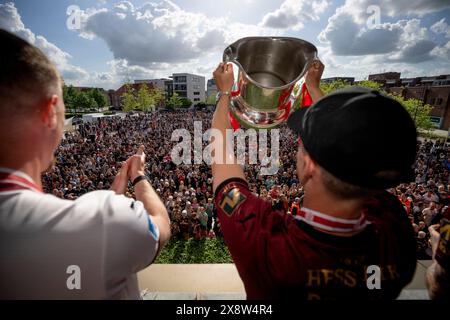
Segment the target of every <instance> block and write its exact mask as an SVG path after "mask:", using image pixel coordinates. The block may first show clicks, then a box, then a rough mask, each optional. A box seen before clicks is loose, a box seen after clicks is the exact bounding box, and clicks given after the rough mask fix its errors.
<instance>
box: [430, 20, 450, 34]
mask: <svg viewBox="0 0 450 320" xmlns="http://www.w3.org/2000/svg"><path fill="white" fill-rule="evenodd" d="M430 30H431V31H433V32H434V33H436V34H444V35H445V37H447V38H450V26H449V25H448V24H447V22H446V21H445V18H442V19H441V20H439V21H438V22H436V23H435V24H433V25H432V26H431V27H430Z"/></svg>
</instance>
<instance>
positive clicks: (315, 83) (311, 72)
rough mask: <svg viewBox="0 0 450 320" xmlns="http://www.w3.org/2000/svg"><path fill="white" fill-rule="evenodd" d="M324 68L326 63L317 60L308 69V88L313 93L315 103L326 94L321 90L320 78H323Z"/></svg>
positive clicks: (306, 81)
mask: <svg viewBox="0 0 450 320" xmlns="http://www.w3.org/2000/svg"><path fill="white" fill-rule="evenodd" d="M324 69H325V66H324V64H323V63H322V62H321V61H319V60H316V61H314V62H313V63H312V65H311V67H310V68H309V69H308V73H307V74H306V77H305V83H306V88H307V89H308V92H309V94H310V95H311V99H312V101H313V103H315V102H316V101H317V100H319V99H320V98H322V97H323V96H324V94H323V92H322V90H320V79H321V78H322V74H323V70H324Z"/></svg>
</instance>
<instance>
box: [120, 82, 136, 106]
mask: <svg viewBox="0 0 450 320" xmlns="http://www.w3.org/2000/svg"><path fill="white" fill-rule="evenodd" d="M121 98H122V103H123V111H125V112H128V111H131V110H134V109H136V108H137V107H138V105H139V103H138V101H137V99H136V97H135V95H134V89H133V86H132V85H131V84H129V83H127V84H126V85H125V92H124V93H123V94H122V96H121Z"/></svg>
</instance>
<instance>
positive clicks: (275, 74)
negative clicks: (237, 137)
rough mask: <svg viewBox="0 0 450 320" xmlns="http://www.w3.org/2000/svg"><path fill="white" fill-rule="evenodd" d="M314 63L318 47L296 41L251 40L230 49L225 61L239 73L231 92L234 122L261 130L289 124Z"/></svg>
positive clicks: (236, 43) (292, 39)
mask: <svg viewBox="0 0 450 320" xmlns="http://www.w3.org/2000/svg"><path fill="white" fill-rule="evenodd" d="M314 60H317V49H316V47H315V46H314V45H313V44H311V43H309V42H307V41H304V40H301V39H296V38H288V37H248V38H242V39H240V40H238V41H236V42H234V43H233V44H231V45H230V46H228V47H227V48H226V49H225V51H224V53H223V61H224V62H231V63H233V64H235V66H237V68H238V69H239V71H238V72H237V79H235V83H234V85H233V89H232V92H231V102H230V112H231V115H232V118H234V119H235V120H237V121H238V122H239V124H240V125H242V126H244V127H252V128H260V129H270V128H274V127H276V126H278V125H279V124H281V123H283V122H284V121H286V120H287V118H288V117H289V114H290V113H291V112H292V111H293V110H294V108H295V106H296V105H299V100H300V91H301V90H299V88H300V87H301V85H302V82H303V81H304V75H305V73H306V71H307V70H308V68H309V66H310V65H311V63H313V62H314ZM296 86H297V87H296ZM294 87H296V90H294ZM234 119H231V120H232V122H233V121H234Z"/></svg>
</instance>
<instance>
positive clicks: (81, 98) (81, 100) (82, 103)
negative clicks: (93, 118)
mask: <svg viewBox="0 0 450 320" xmlns="http://www.w3.org/2000/svg"><path fill="white" fill-rule="evenodd" d="M92 102H93V99H91V97H90V96H89V95H88V94H87V93H86V92H78V93H77V95H76V96H75V101H74V104H75V108H76V109H82V110H83V109H84V110H87V109H89V108H92V107H93V106H92Z"/></svg>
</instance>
